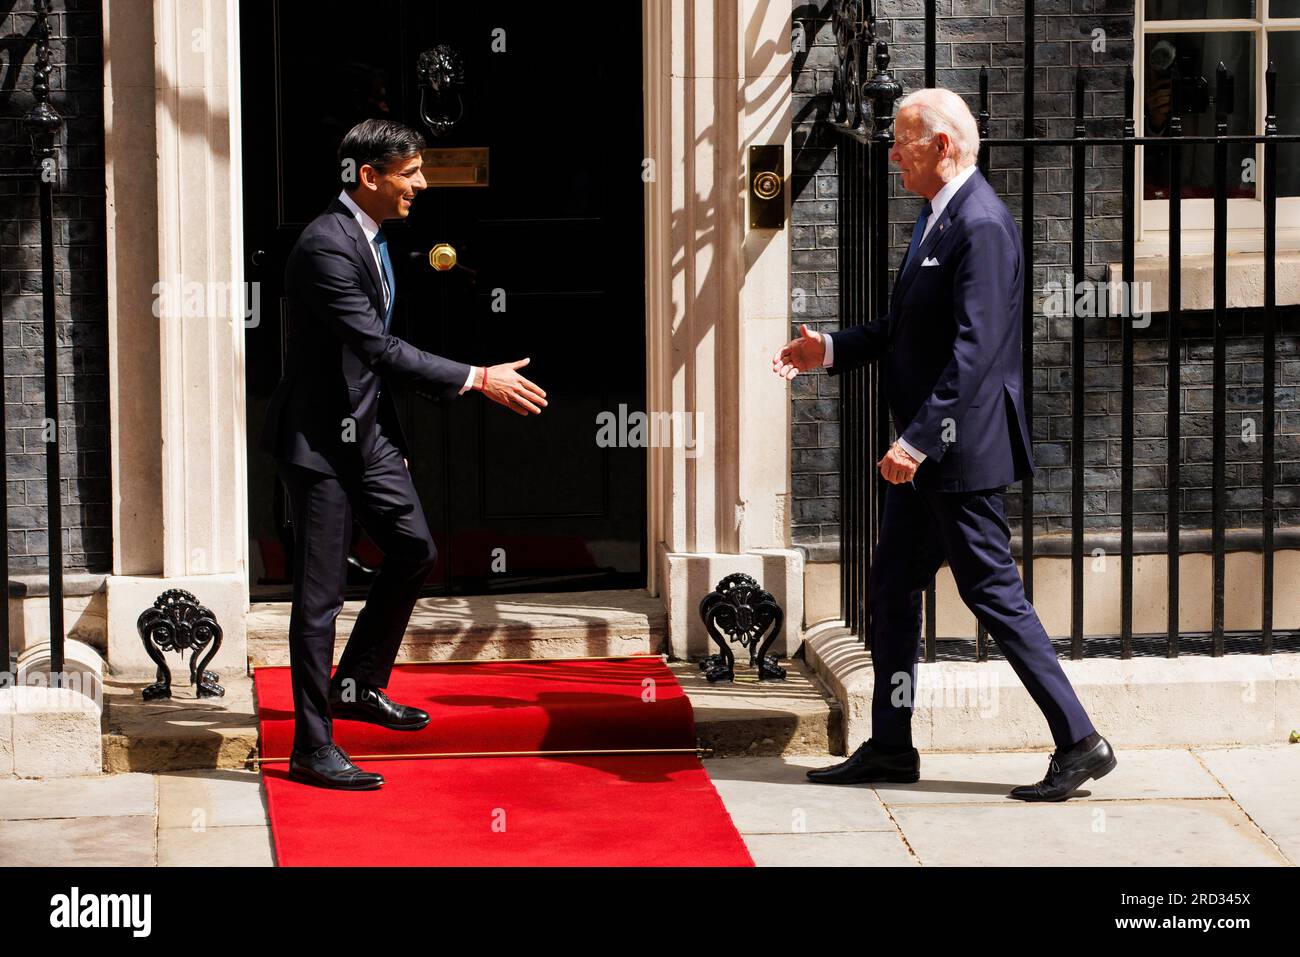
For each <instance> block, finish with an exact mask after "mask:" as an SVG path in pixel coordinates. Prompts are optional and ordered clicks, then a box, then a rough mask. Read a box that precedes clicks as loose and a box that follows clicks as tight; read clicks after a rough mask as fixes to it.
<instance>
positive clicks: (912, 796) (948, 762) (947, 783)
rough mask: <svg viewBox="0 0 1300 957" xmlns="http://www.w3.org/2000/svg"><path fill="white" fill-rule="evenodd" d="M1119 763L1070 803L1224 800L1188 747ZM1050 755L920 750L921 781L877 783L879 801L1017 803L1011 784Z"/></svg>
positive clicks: (1035, 777)
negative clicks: (1011, 792)
mask: <svg viewBox="0 0 1300 957" xmlns="http://www.w3.org/2000/svg"><path fill="white" fill-rule="evenodd" d="M1115 754H1116V757H1118V758H1119V764H1118V766H1117V767H1116V768H1115V770H1114V771H1111V772H1110V774H1108V775H1106V776H1105V777H1104V778H1102V779H1101V780H1100V781H1088V782H1086V783H1085V784H1084V785H1083V787H1081V788H1080V789H1079V791H1078V793H1077V794H1076V795H1075V796H1074V797H1072V798H1070V800H1071V801H1082V800H1089V799H1093V800H1108V801H1109V800H1117V799H1119V800H1130V799H1132V800H1136V799H1156V798H1222V797H1226V796H1227V795H1226V792H1225V791H1224V790H1223V788H1221V787H1219V785H1218V784H1216V783H1215V781H1214V778H1213V777H1212V776H1211V775H1210V774H1209V773H1208V772H1206V770H1205V768H1204V767H1203V766H1202V765H1201V763H1200V762H1199V761H1197V760H1196V758H1195V757H1193V755H1192V754H1191V752H1189V751H1185V750H1181V749H1165V748H1162V749H1153V750H1145V749H1134V750H1120V751H1116V752H1115ZM1047 760H1048V756H1047V755H1046V754H1043V753H1041V752H1028V751H1024V752H1020V751H1002V752H997V751H994V752H989V753H986V754H951V753H947V754H934V753H928V752H922V753H921V780H919V781H917V782H916V783H914V784H877V785H874V787H875V788H876V790H877V791H878V792H879V794H880V797H881V800H883V801H884V802H885V803H886V804H888V805H890V806H891V807H892V806H893V805H896V804H950V803H953V804H956V803H962V804H972V803H1007V802H1011V803H1015V804H1020V803H1021V802H1020V801H1018V800H1017V799H1015V798H1013V797H1011V796H1010V791H1011V789H1012V788H1013V787H1015V786H1017V785H1020V784H1033V783H1034V782H1035V781H1041V780H1042V779H1043V775H1044V774H1046V773H1047Z"/></svg>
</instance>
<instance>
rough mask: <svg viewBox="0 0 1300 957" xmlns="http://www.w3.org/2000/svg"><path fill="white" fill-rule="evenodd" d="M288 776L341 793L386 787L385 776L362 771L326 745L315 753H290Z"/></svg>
mask: <svg viewBox="0 0 1300 957" xmlns="http://www.w3.org/2000/svg"><path fill="white" fill-rule="evenodd" d="M289 777H290V779H291V780H294V781H302V782H304V783H306V784H314V785H316V786H317V787H322V788H338V789H339V790H341V791H373V790H374V789H375V788H378V787H383V784H384V779H383V776H382V775H378V774H375V773H374V772H373V771H362V770H361V769H360V768H359V767H357V766H356V765H355V764H353V763H352V759H351V758H349V757H348V756H347V753H346V752H345V751H344V750H343V749H342V748H340V747H339V746H338V745H337V744H327V745H325V746H324V747H320V748H317V749H316V750H315V751H299V750H297V749H294V750H293V751H291V752H290V753H289Z"/></svg>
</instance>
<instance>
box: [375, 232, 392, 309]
mask: <svg viewBox="0 0 1300 957" xmlns="http://www.w3.org/2000/svg"><path fill="white" fill-rule="evenodd" d="M375 246H376V247H377V248H378V249H379V262H380V265H382V266H383V267H384V282H385V284H386V285H387V287H388V308H387V309H385V310H384V332H387V331H388V324H389V323H390V322H391V321H392V319H393V301H394V300H395V299H396V298H397V296H396V295H395V288H394V287H395V286H396V280H395V277H394V276H393V261H392V260H391V259H389V258H388V237H387V236H385V235H384V231H383V230H382V229H381V230H380V231H379V232H377V233H375Z"/></svg>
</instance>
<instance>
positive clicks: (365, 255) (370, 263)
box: [330, 198, 384, 317]
mask: <svg viewBox="0 0 1300 957" xmlns="http://www.w3.org/2000/svg"><path fill="white" fill-rule="evenodd" d="M330 212H332V213H334V214H335V215H336V216H338V217H339V219H341V220H342V221H343V231H344V232H345V233H347V234H348V235H349V236H351V237H352V242H353V243H354V244H355V245H356V247H357V255H358V256H360V257H361V263H362V265H363V266H365V270H366V275H367V276H369V277H370V298H371V299H372V300H373V301H374V303H375V308H376V309H378V310H379V313H380V316H381V317H382V315H383V312H384V287H383V285H382V283H381V281H380V279H379V267H378V266H376V265H375V256H374V253H372V252H371V251H370V244H369V243H368V242H366V234H365V232H364V231H362V229H361V224H360V223H359V222H357V218H356V217H355V216H353V215H352V212H351V210H349V209H348V208H347V207H346V206H344V205H343V204H342V203H341V202H340V201H339V200H338V199H337V198H335V200H334V202H333V203H331V204H330Z"/></svg>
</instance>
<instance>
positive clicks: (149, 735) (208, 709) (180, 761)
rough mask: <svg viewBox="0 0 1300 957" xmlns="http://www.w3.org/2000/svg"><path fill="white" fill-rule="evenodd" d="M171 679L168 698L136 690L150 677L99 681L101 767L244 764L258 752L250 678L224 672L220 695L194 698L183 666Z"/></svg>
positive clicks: (140, 768)
mask: <svg viewBox="0 0 1300 957" xmlns="http://www.w3.org/2000/svg"><path fill="white" fill-rule="evenodd" d="M172 681H173V684H172V695H173V696H172V698H170V699H163V700H160V701H144V700H143V699H142V698H141V697H140V692H141V691H142V690H143V689H144V688H145V687H146V686H147V685H149V684H152V682H151V681H147V680H139V681H131V680H126V679H122V678H106V679H105V680H104V720H103V741H104V770H105V771H106V772H114V773H120V772H123V771H149V772H156V771H190V770H195V769H208V768H243V767H245V766H246V765H247V761H248V759H249V757H251V756H252V755H254V754H255V753H256V752H257V709H256V707H255V705H254V703H253V679H252V678H251V677H249V676H248V675H246V674H240V673H235V674H228V673H224V672H223V673H222V674H221V684H222V687H224V688H225V689H226V693H225V695H223V696H222V697H220V698H196V697H195V696H194V689H193V688H192V687H190V685H189V683H188V682H189V674H188V672H187V671H186V670H185V669H183V668H175V669H174V670H173V674H172Z"/></svg>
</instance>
